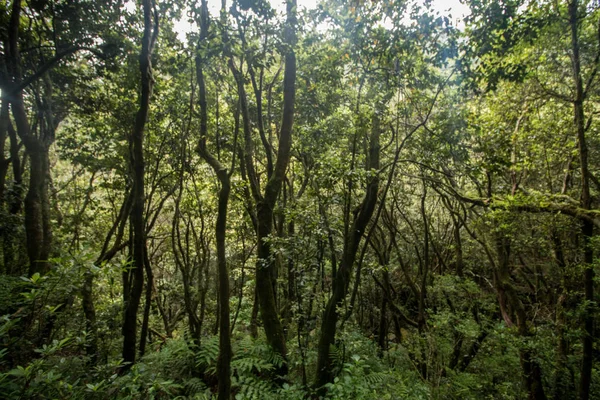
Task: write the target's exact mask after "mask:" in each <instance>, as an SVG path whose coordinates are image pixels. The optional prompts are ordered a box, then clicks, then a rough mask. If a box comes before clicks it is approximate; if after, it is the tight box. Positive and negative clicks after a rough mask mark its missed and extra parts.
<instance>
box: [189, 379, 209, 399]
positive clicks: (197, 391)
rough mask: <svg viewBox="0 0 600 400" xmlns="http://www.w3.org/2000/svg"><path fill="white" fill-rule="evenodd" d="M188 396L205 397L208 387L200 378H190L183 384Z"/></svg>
mask: <svg viewBox="0 0 600 400" xmlns="http://www.w3.org/2000/svg"><path fill="white" fill-rule="evenodd" d="M183 386H184V390H185V393H186V395H188V396H194V397H195V396H197V395H203V394H205V392H206V391H207V389H208V387H207V386H206V384H205V383H204V381H202V379H200V378H190V379H188V380H187V381H185V383H184V384H183Z"/></svg>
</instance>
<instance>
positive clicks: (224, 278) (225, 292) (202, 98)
mask: <svg viewBox="0 0 600 400" xmlns="http://www.w3.org/2000/svg"><path fill="white" fill-rule="evenodd" d="M207 36H208V5H207V1H206V0H202V6H201V12H200V43H201V42H202V41H204V40H206V38H207ZM200 43H199V44H200ZM200 54H201V52H200V49H199V50H198V55H197V56H196V78H197V81H198V86H199V93H198V100H199V101H198V102H199V104H200V143H199V144H198V153H199V154H200V156H201V157H202V158H203V159H204V160H205V161H206V162H207V163H208V164H209V165H210V166H211V168H212V169H213V171H214V172H215V174H216V175H217V178H218V179H219V182H220V183H221V189H220V190H219V199H218V209H217V222H216V225H215V236H216V244H217V275H218V287H217V288H218V294H219V304H218V306H219V313H218V317H219V318H218V323H219V358H218V360H217V380H218V382H219V388H218V399H219V400H229V399H230V398H231V357H232V351H231V331H230V307H229V294H230V293H229V267H228V265H227V255H226V250H227V249H226V243H225V239H226V233H227V207H228V203H229V193H230V191H231V184H230V179H229V177H230V174H229V173H228V171H227V169H226V168H225V167H224V166H223V165H222V164H221V162H220V161H219V160H218V159H217V158H216V157H214V156H213V155H212V154H211V153H210V152H209V151H208V149H207V148H206V138H207V135H208V127H207V125H208V110H207V102H206V84H205V81H204V73H203V69H202V68H203V63H204V60H203V59H202V57H201V56H200ZM217 141H218V138H217ZM233 151H235V149H234V150H233Z"/></svg>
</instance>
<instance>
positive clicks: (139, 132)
mask: <svg viewBox="0 0 600 400" xmlns="http://www.w3.org/2000/svg"><path fill="white" fill-rule="evenodd" d="M142 9H143V13H144V35H143V37H142V51H141V53H140V58H139V60H140V65H139V68H140V74H141V84H142V87H141V89H142V90H141V95H140V107H139V109H138V112H137V115H136V119H135V125H134V127H133V132H132V134H131V139H130V147H131V150H130V151H131V167H132V172H133V189H132V196H133V197H132V207H131V214H130V221H131V236H132V240H131V250H132V251H131V253H132V263H131V268H130V270H129V271H128V273H127V276H126V279H125V282H124V284H125V285H124V293H123V294H124V299H125V315H124V319H123V359H124V361H125V362H126V363H129V364H127V367H126V369H127V368H128V366H130V365H131V364H132V363H134V362H135V353H136V346H135V343H136V339H137V312H138V308H139V305H140V298H141V296H142V290H143V286H144V261H145V260H144V258H145V251H146V232H145V220H144V201H145V198H144V171H145V167H144V130H145V126H146V120H147V119H148V112H149V108H150V97H151V95H152V86H153V80H152V61H151V57H152V50H153V47H154V42H155V40H156V35H157V34H158V20H157V18H158V16H157V15H154V19H155V22H154V24H153V23H152V16H153V15H152V14H153V4H152V1H151V0H143V1H142ZM153 27H154V29H153ZM126 292H128V293H126Z"/></svg>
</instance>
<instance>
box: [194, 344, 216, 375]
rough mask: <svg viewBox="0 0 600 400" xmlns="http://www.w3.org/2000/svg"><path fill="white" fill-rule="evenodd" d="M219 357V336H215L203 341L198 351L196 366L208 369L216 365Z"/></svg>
mask: <svg viewBox="0 0 600 400" xmlns="http://www.w3.org/2000/svg"><path fill="white" fill-rule="evenodd" d="M217 357H219V338H218V337H217V336H213V337H211V338H209V339H207V340H206V341H204V342H203V343H202V345H201V346H200V347H199V348H198V350H197V351H196V366H198V367H202V368H206V369H207V370H209V369H212V368H211V367H215V366H216V363H217Z"/></svg>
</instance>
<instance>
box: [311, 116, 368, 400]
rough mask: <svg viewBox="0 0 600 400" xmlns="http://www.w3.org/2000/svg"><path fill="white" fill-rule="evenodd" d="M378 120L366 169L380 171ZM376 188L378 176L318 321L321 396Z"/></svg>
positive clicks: (355, 223) (347, 242)
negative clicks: (340, 312)
mask: <svg viewBox="0 0 600 400" xmlns="http://www.w3.org/2000/svg"><path fill="white" fill-rule="evenodd" d="M379 135H380V127H379V117H378V115H377V112H375V113H374V114H373V126H372V133H371V140H370V148H369V153H370V154H369V169H370V170H371V171H377V170H378V169H379V150H380V148H379ZM378 189H379V177H378V176H374V177H373V178H371V180H370V182H369V183H368V185H367V191H366V193H365V197H364V199H363V201H362V203H361V206H360V209H359V212H358V214H357V215H356V217H355V218H354V221H353V222H352V227H351V229H349V231H348V236H347V237H346V238H345V241H344V251H343V254H342V259H341V262H340V265H339V268H338V270H337V271H336V275H335V281H334V284H333V289H332V294H331V297H330V298H329V300H328V301H327V305H326V307H325V311H324V312H323V316H322V319H321V333H320V336H319V344H318V348H317V351H318V357H317V376H316V380H315V388H316V389H317V390H319V391H320V393H321V394H324V385H325V384H327V383H329V382H332V381H333V378H334V376H333V365H332V363H331V358H330V356H329V351H330V347H331V346H332V345H333V344H334V342H335V335H336V331H337V321H338V319H339V315H338V308H339V307H341V306H342V303H343V301H344V298H345V297H346V295H347V294H348V286H349V284H350V275H351V272H352V267H353V265H354V261H355V259H356V253H357V251H358V247H359V244H360V240H361V239H362V236H363V233H364V231H365V228H366V227H367V224H368V223H369V221H370V219H371V216H372V215H373V211H374V210H375V204H376V203H377V191H378Z"/></svg>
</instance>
